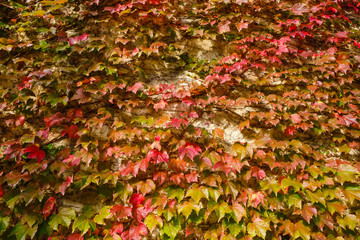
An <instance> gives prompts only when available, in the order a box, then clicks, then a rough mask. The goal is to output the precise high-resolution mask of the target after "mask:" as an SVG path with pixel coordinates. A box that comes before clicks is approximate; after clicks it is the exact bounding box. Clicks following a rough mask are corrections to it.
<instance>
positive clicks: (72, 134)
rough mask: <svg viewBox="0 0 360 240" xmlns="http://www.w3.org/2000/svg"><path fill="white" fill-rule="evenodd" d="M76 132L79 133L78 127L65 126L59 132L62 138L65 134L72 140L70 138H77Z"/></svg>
mask: <svg viewBox="0 0 360 240" xmlns="http://www.w3.org/2000/svg"><path fill="white" fill-rule="evenodd" d="M78 131H79V127H78V126H76V125H71V126H65V129H64V130H63V131H62V132H61V134H62V135H63V136H65V134H67V135H68V136H69V138H70V139H72V138H77V137H79V135H77V132H78Z"/></svg>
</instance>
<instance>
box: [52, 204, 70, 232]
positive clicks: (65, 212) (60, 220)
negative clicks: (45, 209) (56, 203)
mask: <svg viewBox="0 0 360 240" xmlns="http://www.w3.org/2000/svg"><path fill="white" fill-rule="evenodd" d="M75 216H76V215H75V211H74V210H73V209H71V208H61V209H60V210H59V212H58V213H57V214H53V215H52V216H51V217H50V221H49V226H50V228H51V229H52V230H55V231H58V226H59V225H63V226H66V227H69V226H70V224H71V221H72V220H73V219H74V218H75Z"/></svg>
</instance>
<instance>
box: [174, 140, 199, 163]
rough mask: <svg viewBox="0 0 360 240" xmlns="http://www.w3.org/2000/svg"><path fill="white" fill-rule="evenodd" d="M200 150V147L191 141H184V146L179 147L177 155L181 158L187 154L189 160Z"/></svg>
mask: <svg viewBox="0 0 360 240" xmlns="http://www.w3.org/2000/svg"><path fill="white" fill-rule="evenodd" d="M200 152H201V148H200V147H199V146H198V145H196V144H193V143H186V144H185V146H181V147H180V148H179V156H180V158H181V159H183V158H184V157H185V155H187V156H188V157H189V158H190V159H191V160H194V157H195V156H196V155H198V154H199V153H200Z"/></svg>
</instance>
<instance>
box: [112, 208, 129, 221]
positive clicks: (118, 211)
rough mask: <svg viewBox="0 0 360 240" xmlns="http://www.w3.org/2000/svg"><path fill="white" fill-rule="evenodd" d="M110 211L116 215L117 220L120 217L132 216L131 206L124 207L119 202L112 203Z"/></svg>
mask: <svg viewBox="0 0 360 240" xmlns="http://www.w3.org/2000/svg"><path fill="white" fill-rule="evenodd" d="M110 212H111V213H112V214H113V215H115V216H116V218H117V220H119V221H120V219H121V218H125V217H132V208H131V207H125V206H123V205H121V204H117V205H114V206H113V207H112V208H111V209H110Z"/></svg>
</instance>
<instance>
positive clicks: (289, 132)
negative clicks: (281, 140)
mask: <svg viewBox="0 0 360 240" xmlns="http://www.w3.org/2000/svg"><path fill="white" fill-rule="evenodd" d="M294 131H295V127H294V126H288V127H287V128H286V129H285V135H286V136H289V135H292V136H293V135H294Z"/></svg>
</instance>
